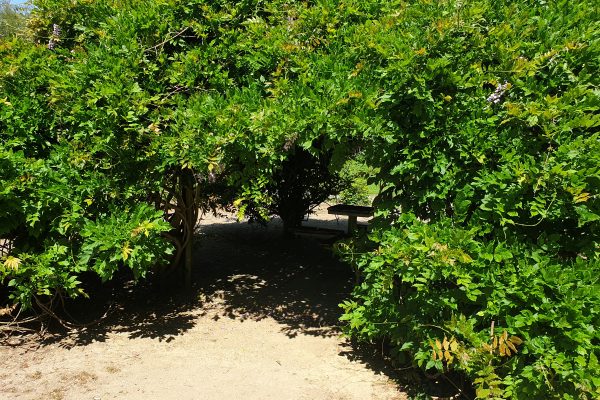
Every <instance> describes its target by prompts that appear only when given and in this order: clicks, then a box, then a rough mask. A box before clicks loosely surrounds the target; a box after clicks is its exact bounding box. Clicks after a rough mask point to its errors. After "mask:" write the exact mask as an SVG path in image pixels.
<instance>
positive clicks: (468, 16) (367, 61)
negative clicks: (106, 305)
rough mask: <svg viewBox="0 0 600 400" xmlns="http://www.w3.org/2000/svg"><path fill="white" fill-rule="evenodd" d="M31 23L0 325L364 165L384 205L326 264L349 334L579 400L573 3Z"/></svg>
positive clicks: (586, 243)
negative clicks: (341, 295)
mask: <svg viewBox="0 0 600 400" xmlns="http://www.w3.org/2000/svg"><path fill="white" fill-rule="evenodd" d="M35 4H36V7H37V8H36V9H35V11H34V12H33V16H32V18H31V19H30V20H29V22H28V26H29V28H30V30H31V36H32V40H30V41H24V40H21V41H19V40H3V41H0V154H2V158H1V161H0V238H2V240H3V242H2V248H6V249H8V250H6V251H3V254H2V255H1V256H2V257H3V258H2V263H3V264H2V265H3V269H2V275H1V276H2V278H3V283H4V284H6V285H9V287H10V288H11V293H12V294H13V297H14V299H15V301H17V302H21V303H22V304H25V305H28V304H31V298H32V296H38V295H48V294H51V293H53V292H55V291H58V292H64V293H67V294H69V295H72V296H75V295H77V294H79V293H81V287H80V284H79V280H78V276H79V275H80V274H81V272H83V271H94V272H95V273H97V274H98V275H99V276H101V277H102V278H103V279H109V278H110V277H111V276H112V274H113V273H114V272H115V270H116V269H117V268H119V267H128V268H130V269H131V270H132V271H133V273H134V275H135V276H136V277H142V276H144V275H145V273H146V272H147V271H149V270H150V269H151V268H152V266H153V265H154V264H161V263H165V258H166V257H167V256H168V255H169V253H171V252H172V253H174V254H175V256H174V257H175V258H174V259H175V260H178V259H179V255H180V254H181V252H182V249H184V248H188V249H189V245H191V235H192V234H193V225H194V224H195V222H196V217H197V212H198V208H203V209H206V208H209V207H210V206H214V205H215V204H229V205H233V206H235V207H237V208H238V210H240V212H241V213H243V212H248V213H254V214H255V215H259V216H262V217H264V216H266V215H268V214H269V213H270V212H273V210H274V209H275V210H276V211H275V212H277V213H279V214H284V213H285V211H286V210H284V209H278V207H279V206H280V205H281V204H283V203H282V201H281V199H282V193H284V192H285V190H284V189H286V184H287V183H291V185H292V186H294V187H300V186H299V185H296V183H297V182H298V181H300V182H302V179H297V176H296V175H298V173H297V171H302V173H304V174H305V175H306V176H309V177H311V179H312V181H311V182H313V183H315V182H316V185H314V186H310V185H309V186H310V187H308V188H307V187H300V189H299V190H297V192H299V193H301V196H297V197H298V198H301V200H302V206H301V207H299V208H304V209H306V208H307V207H309V206H310V204H311V201H318V200H319V199H321V196H322V194H323V192H327V191H329V190H337V189H339V188H336V187H335V185H329V181H328V180H326V179H322V180H320V179H318V177H319V176H325V175H326V176H327V177H328V178H331V177H334V178H336V176H337V174H338V173H339V171H342V176H343V175H344V174H345V173H346V172H347V171H344V170H343V169H342V168H343V166H344V165H346V166H348V165H351V164H352V159H353V158H355V157H356V155H357V154H360V157H361V162H364V163H365V164H366V165H367V167H366V168H365V169H366V170H367V171H368V174H365V176H367V175H368V176H369V178H368V179H369V180H370V181H369V184H371V185H372V186H377V187H380V188H381V192H380V194H379V196H378V197H377V198H376V200H375V204H374V205H375V206H376V209H377V217H376V219H375V221H374V223H373V226H374V232H373V234H372V236H371V237H370V238H369V239H368V240H367V239H365V240H363V241H362V242H361V241H355V242H354V243H346V244H344V245H343V246H342V248H341V249H342V250H343V252H344V253H345V254H346V256H347V258H348V259H349V260H350V261H351V262H353V263H354V264H355V266H356V267H357V268H358V270H359V271H360V273H361V274H362V281H361V283H360V285H358V286H357V288H356V290H355V293H354V297H353V298H352V299H350V300H348V301H347V302H346V303H345V304H344V310H345V314H344V316H343V319H344V320H346V321H348V328H347V331H348V333H349V334H351V335H354V336H356V337H359V338H364V339H369V340H374V339H385V340H389V341H390V342H391V343H392V344H393V345H394V346H395V353H394V355H395V356H396V357H398V358H402V357H405V356H410V357H411V360H413V361H414V363H415V364H416V365H419V366H421V367H423V368H426V369H432V368H437V369H440V370H443V371H448V370H450V369H458V370H460V371H462V372H463V373H464V374H466V375H467V376H468V377H470V378H471V380H472V381H473V382H474V383H475V385H476V387H477V394H478V396H479V397H481V398H492V397H496V398H498V397H505V398H516V399H518V398H526V397H527V398H551V397H554V398H595V397H597V396H598V391H599V389H598V388H599V385H600V383H599V379H600V378H599V377H598V373H597V369H598V368H597V363H598V361H597V359H598V356H600V354H598V352H599V348H598V346H599V339H600V338H599V337H598V333H597V329H598V326H600V324H599V320H598V310H597V307H598V304H599V302H598V298H597V293H598V290H597V282H596V280H595V278H594V277H595V276H597V275H598V272H599V271H598V270H599V265H598V255H599V254H598V249H599V247H598V246H599V245H600V244H599V237H598V235H599V225H598V224H599V223H600V203H599V201H600V197H599V186H600V144H599V143H600V141H599V140H600V137H599V135H600V130H599V126H600V117H599V115H600V113H599V107H600V91H599V84H600V82H599V81H598V70H599V67H600V66H599V60H600V47H599V45H600V37H599V34H598V32H600V25H599V22H598V21H599V19H598V8H597V5H596V4H595V2H593V1H587V0H582V1H577V2H566V1H558V2H544V1H525V2H523V1H520V2H517V1H508V2H497V1H491V0H489V1H488V0H473V1H467V2H462V1H453V0H450V1H425V0H423V1H388V2H383V1H376V0H366V1H353V0H343V1H342V0H340V1H338V0H323V1H317V2H297V1H268V2H267V1H259V0H247V1H239V2H238V1H235V2H234V1H226V0H222V1H204V0H187V1H180V2H172V1H154V2H141V1H118V0H114V1H107V2H91V1H70V0H69V1H66V0H39V1H37V2H35ZM349 159H350V161H348V160H349ZM299 160H300V161H302V162H300V161H299ZM290 171H291V173H290ZM315 171H316V172H315ZM295 179H296V180H295ZM334 180H335V179H334ZM364 184H365V182H363V183H362V185H363V187H364ZM314 188H317V189H320V190H319V195H318V196H317V195H311V194H310V193H311V190H313V189H314ZM314 193H316V192H314ZM307 194H308V195H307ZM305 195H306V196H305ZM305 197H306V198H307V199H305ZM310 197H312V198H310ZM305 200H306V201H305ZM306 204H308V206H307V205H306ZM283 208H289V207H283ZM287 211H289V210H287ZM302 211H303V210H301V211H300V212H302ZM296 214H297V213H296ZM296 214H294V217H293V219H294V218H295V219H297V215H296ZM167 230H169V231H168V232H167ZM492 321H493V322H494V324H492ZM492 327H493V328H492ZM492 330H493V331H494V332H492Z"/></svg>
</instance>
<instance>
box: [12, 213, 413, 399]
mask: <svg viewBox="0 0 600 400" xmlns="http://www.w3.org/2000/svg"><path fill="white" fill-rule="evenodd" d="M329 223H330V224H331V223H334V224H336V221H330V222H329ZM339 223H340V224H341V225H342V226H343V224H344V222H343V221H340V222H339ZM279 229H280V227H279V226H278V225H277V224H271V225H270V226H269V227H266V228H263V227H256V226H254V227H253V226H248V225H242V224H237V223H234V222H232V220H231V219H224V218H212V217H211V218H207V219H206V220H205V221H203V224H202V228H201V230H200V233H199V238H198V239H199V241H198V243H199V245H198V251H197V254H196V259H197V260H198V263H197V265H196V268H195V273H196V276H195V282H197V283H196V284H195V286H194V290H193V293H192V294H191V295H190V294H189V293H188V294H185V295H183V294H182V295H173V294H172V293H170V294H164V293H163V294H160V293H159V294H157V293H156V291H155V290H153V289H152V288H135V290H134V289H133V288H132V289H130V291H129V293H128V294H126V295H125V294H123V293H121V294H120V295H119V296H120V297H119V298H118V301H117V304H118V306H117V307H116V308H117V309H116V310H115V311H113V312H112V313H111V316H110V317H109V318H107V320H106V321H104V322H103V323H102V324H101V325H100V326H95V327H94V328H93V329H88V330H84V331H81V332H78V333H75V334H71V335H69V336H59V337H56V338H53V339H51V340H50V341H48V342H46V343H44V344H43V345H42V346H41V347H40V348H39V349H37V350H26V349H25V347H24V346H15V347H8V346H5V347H2V348H0V358H1V360H2V361H1V362H0V365H1V368H0V399H2V400H4V399H6V400H9V399H73V400H80V399H90V400H92V399H100V400H105V399H128V400H135V399H164V400H169V399H176V400H185V399H311V400H312V399H334V400H338V399H339V400H341V399H361V400H365V399H405V398H406V396H405V395H404V394H403V393H401V392H400V390H399V388H398V387H397V386H396V385H394V384H393V383H392V382H391V381H390V379H389V378H388V374H389V372H388V371H387V370H386V368H385V366H384V365H383V364H382V363H381V362H380V361H378V360H377V357H370V356H369V355H367V354H364V353H361V352H360V351H358V350H354V349H352V348H351V347H350V346H349V345H348V344H347V343H346V342H345V341H344V340H343V339H341V338H340V337H339V331H338V329H337V327H336V324H337V316H338V315H339V310H338V308H337V304H338V303H339V302H340V301H341V300H343V299H344V298H345V297H346V295H347V293H348V291H349V290H350V288H351V281H352V273H351V271H349V270H348V267H346V266H344V265H341V264H339V263H338V262H336V261H335V259H334V258H333V257H332V256H331V255H330V254H329V252H328V251H327V250H324V249H323V248H322V247H321V246H319V244H318V243H316V242H314V241H311V240H292V241H290V240H284V239H282V238H281V237H280V234H279ZM121 292H122V291H121Z"/></svg>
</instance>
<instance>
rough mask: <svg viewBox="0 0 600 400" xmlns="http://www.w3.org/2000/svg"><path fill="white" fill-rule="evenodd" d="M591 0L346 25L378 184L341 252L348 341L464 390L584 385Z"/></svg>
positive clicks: (594, 254) (559, 391)
mask: <svg viewBox="0 0 600 400" xmlns="http://www.w3.org/2000/svg"><path fill="white" fill-rule="evenodd" d="M597 11H598V9H597V5H596V4H595V3H593V2H586V1H582V2H577V3H566V2H554V3H544V2H505V3H498V2H491V1H489V2H488V1H473V2H468V3H466V4H462V3H459V2H453V1H449V2H413V3H411V4H404V5H403V6H400V7H399V9H398V10H396V11H393V12H391V11H390V12H389V13H387V14H383V15H379V16H378V18H376V19H374V20H373V21H372V22H371V23H369V24H365V25H364V26H363V27H362V30H363V32H368V39H367V38H366V36H361V37H360V38H362V40H364V41H365V43H367V45H366V46H362V47H360V51H361V54H360V57H361V58H362V60H364V61H362V66H361V68H362V69H361V73H369V72H368V71H370V73H371V74H372V75H371V79H372V80H373V82H374V81H377V82H378V83H377V85H378V87H379V90H380V96H379V102H378V105H377V110H376V112H377V113H378V114H379V115H380V117H382V118H385V120H384V121H385V122H382V126H385V133H384V134H380V135H377V136H371V135H369V136H368V139H369V140H372V142H371V143H372V145H371V146H367V147H365V148H366V151H367V161H368V163H369V164H370V165H375V166H378V167H379V168H380V170H379V173H378V176H377V178H378V180H379V181H380V182H381V185H382V187H383V190H382V192H381V193H380V195H379V196H378V198H377V199H376V201H375V206H376V207H377V210H378V217H377V218H376V221H375V224H374V225H375V227H376V231H375V233H374V234H373V235H372V236H371V238H370V240H369V241H368V242H366V243H362V244H361V243H354V244H353V245H351V244H346V245H342V246H341V247H340V249H341V250H342V251H343V252H344V253H345V254H346V258H347V259H348V260H349V261H351V262H354V263H355V264H356V266H357V267H358V268H359V270H360V271H361V273H362V275H363V276H362V278H363V280H362V282H361V284H360V285H359V286H357V288H356V289H355V292H354V297H353V299H351V300H348V301H347V302H345V303H344V304H343V305H342V306H343V308H344V310H345V313H344V316H343V320H346V321H348V325H347V332H348V333H349V334H350V335H353V336H356V337H360V338H363V339H365V340H374V339H385V340H389V341H391V343H392V344H393V346H394V347H395V354H396V357H398V358H399V359H406V356H410V357H411V358H412V359H413V360H414V361H415V363H416V364H417V365H419V366H421V367H423V368H425V369H438V370H440V371H448V370H451V369H458V370H460V371H463V372H464V373H466V374H467V375H468V376H470V377H471V379H472V380H473V382H474V384H475V386H476V389H477V394H478V397H479V398H514V399H521V398H523V399H524V398H536V399H537V398H539V399H547V398H561V399H563V398H573V399H574V398H589V399H591V398H597V397H598V396H599V395H600V376H599V375H598V369H597V367H596V365H597V357H598V355H599V352H600V348H599V343H600V342H599V339H600V337H599V336H598V330H597V328H598V326H600V318H599V316H598V304H600V303H599V301H598V300H599V299H598V296H597V293H598V286H597V279H596V278H595V277H596V276H597V275H598V273H599V272H600V271H599V270H598V266H599V264H598V256H599V253H598V249H599V246H600V241H599V239H600V237H599V226H598V219H599V215H600V208H599V207H600V203H599V199H600V158H599V156H598V155H599V154H600V153H599V152H598V150H600V149H599V148H598V146H599V143H600V136H599V134H600V133H599V129H598V127H599V126H600V125H599V122H600V120H598V115H599V106H600V92H598V87H599V86H598V85H599V83H600V82H599V81H598V75H597V73H596V71H598V69H599V67H600V65H599V60H600V53H599V52H600V48H599V44H600V41H599V39H600V38H599V36H598V32H599V27H600V25H599V22H598V18H597ZM358 40H360V39H359V38H357V42H358ZM349 47H350V48H355V49H357V50H356V51H357V52H358V51H359V50H358V49H359V47H358V45H357V46H356V47H353V46H352V45H350V46H349ZM373 85H374V84H373ZM383 124H384V125H383ZM382 132H383V131H382ZM400 212H402V217H401V218H398V216H399V215H400ZM492 321H494V322H495V334H492V333H491V329H492V327H491V323H492ZM504 331H506V332H507V335H514V336H515V338H516V339H515V341H516V342H520V340H521V339H522V340H523V343H522V344H521V345H514V344H513V342H511V341H510V340H509V339H508V338H509V337H510V336H506V338H504V337H503V336H498V335H503V332H504ZM444 339H446V341H447V342H448V343H457V344H456V348H455V349H448V348H447V347H445V346H444V344H443V342H444ZM505 339H506V340H505ZM453 340H454V342H453ZM438 342H439V343H440V345H438V344H437V343H438ZM508 343H510V345H509V344H508ZM511 345H513V346H514V347H515V349H512V348H511V347H510V346H511ZM507 349H508V353H507ZM446 351H448V354H446V353H445V352H446ZM440 352H441V353H440Z"/></svg>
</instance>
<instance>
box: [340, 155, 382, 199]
mask: <svg viewBox="0 0 600 400" xmlns="http://www.w3.org/2000/svg"><path fill="white" fill-rule="evenodd" d="M339 175H340V180H341V181H342V182H343V189H342V191H341V192H340V193H339V201H340V202H341V203H343V204H354V205H359V206H370V205H371V197H370V196H371V188H370V186H369V180H371V179H372V178H373V177H374V175H375V171H374V169H373V168H371V167H369V166H368V165H367V164H366V163H365V160H364V156H363V155H362V154H358V155H356V156H355V157H354V158H351V159H349V160H347V161H346V162H345V163H344V165H343V167H342V169H341V171H340V173H339Z"/></svg>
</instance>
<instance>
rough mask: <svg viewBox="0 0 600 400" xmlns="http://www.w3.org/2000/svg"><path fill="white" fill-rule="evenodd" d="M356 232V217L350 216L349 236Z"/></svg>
mask: <svg viewBox="0 0 600 400" xmlns="http://www.w3.org/2000/svg"><path fill="white" fill-rule="evenodd" d="M355 230H356V215H349V216H348V235H350V234H351V233H352V232H354V231H355Z"/></svg>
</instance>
